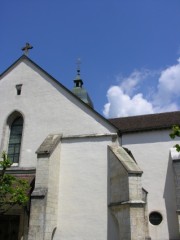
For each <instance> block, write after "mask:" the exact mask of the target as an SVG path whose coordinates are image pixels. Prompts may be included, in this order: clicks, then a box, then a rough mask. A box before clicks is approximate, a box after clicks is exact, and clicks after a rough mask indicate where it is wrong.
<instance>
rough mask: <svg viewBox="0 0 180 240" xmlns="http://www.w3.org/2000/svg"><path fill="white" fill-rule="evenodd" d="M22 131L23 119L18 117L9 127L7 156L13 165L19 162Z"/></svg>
mask: <svg viewBox="0 0 180 240" xmlns="http://www.w3.org/2000/svg"><path fill="white" fill-rule="evenodd" d="M22 130H23V118H22V117H21V116H18V117H17V118H15V120H14V121H13V122H12V124H11V126H10V137H9V145H8V156H9V158H10V159H11V161H12V162H13V163H18V162H19V156H20V148H21V138H22Z"/></svg>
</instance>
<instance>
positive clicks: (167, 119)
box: [109, 111, 180, 133]
mask: <svg viewBox="0 0 180 240" xmlns="http://www.w3.org/2000/svg"><path fill="white" fill-rule="evenodd" d="M109 121H110V122H111V123H112V124H113V125H114V126H116V127H117V128H118V129H119V130H120V132H121V133H131V132H141V131H151V130H161V129H170V128H171V127H172V126H173V125H180V111H176V112H166V113H157V114H148V115H140V116H131V117H122V118H113V119H109Z"/></svg>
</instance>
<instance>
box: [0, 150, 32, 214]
mask: <svg viewBox="0 0 180 240" xmlns="http://www.w3.org/2000/svg"><path fill="white" fill-rule="evenodd" d="M11 165H12V162H11V160H10V159H9V157H8V155H7V154H6V153H5V152H3V153H2V158H1V161H0V214H4V213H6V212H7V211H8V210H9V209H10V208H12V207H13V206H15V205H19V206H26V204H27V202H28V201H29V197H28V191H29V188H30V186H29V183H28V181H27V180H23V179H19V178H17V177H15V176H13V175H10V174H7V168H9V167H11Z"/></svg>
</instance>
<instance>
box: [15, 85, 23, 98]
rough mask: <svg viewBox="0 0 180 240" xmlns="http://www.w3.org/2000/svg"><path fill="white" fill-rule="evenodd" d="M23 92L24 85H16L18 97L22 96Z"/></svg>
mask: <svg viewBox="0 0 180 240" xmlns="http://www.w3.org/2000/svg"><path fill="white" fill-rule="evenodd" d="M21 90H22V84H17V85H16V91H17V95H21Z"/></svg>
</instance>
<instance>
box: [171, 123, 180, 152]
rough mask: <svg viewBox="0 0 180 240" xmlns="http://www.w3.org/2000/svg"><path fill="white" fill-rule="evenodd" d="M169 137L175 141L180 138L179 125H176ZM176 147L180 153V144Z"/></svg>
mask: <svg viewBox="0 0 180 240" xmlns="http://www.w3.org/2000/svg"><path fill="white" fill-rule="evenodd" d="M169 136H170V137H171V138H172V139H175V138H176V137H180V127H179V126H178V125H174V126H173V127H172V132H171V133H170V134H169ZM174 147H175V148H176V150H177V152H180V145H179V144H176V145H175V146H174Z"/></svg>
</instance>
